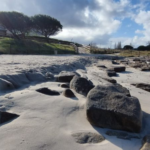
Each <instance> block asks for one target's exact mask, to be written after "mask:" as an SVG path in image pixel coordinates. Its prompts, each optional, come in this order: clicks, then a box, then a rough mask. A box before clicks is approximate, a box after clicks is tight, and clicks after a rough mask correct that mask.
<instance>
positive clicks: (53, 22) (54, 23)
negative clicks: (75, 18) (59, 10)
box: [31, 14, 62, 38]
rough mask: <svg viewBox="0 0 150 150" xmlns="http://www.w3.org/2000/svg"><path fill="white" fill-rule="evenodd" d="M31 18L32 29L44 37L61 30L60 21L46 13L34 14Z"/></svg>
mask: <svg viewBox="0 0 150 150" xmlns="http://www.w3.org/2000/svg"><path fill="white" fill-rule="evenodd" d="M31 20H32V22H33V29H34V30H35V31H36V32H38V33H40V34H42V35H44V36H45V37H46V38H48V37H49V36H51V35H55V34H57V33H58V32H59V31H61V30H62V25H61V23H60V22H59V21H58V20H57V19H55V18H52V17H50V16H47V15H41V14H39V15H35V16H33V17H31Z"/></svg>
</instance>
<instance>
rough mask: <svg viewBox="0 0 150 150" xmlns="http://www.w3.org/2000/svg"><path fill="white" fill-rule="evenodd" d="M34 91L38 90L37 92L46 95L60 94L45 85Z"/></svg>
mask: <svg viewBox="0 0 150 150" xmlns="http://www.w3.org/2000/svg"><path fill="white" fill-rule="evenodd" d="M36 91H37V92H39V93H42V94H46V95H52V96H55V95H60V93H59V92H57V91H53V90H50V89H48V88H46V87H45V88H40V89H37V90H36Z"/></svg>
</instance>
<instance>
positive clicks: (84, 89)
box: [70, 76, 94, 96]
mask: <svg viewBox="0 0 150 150" xmlns="http://www.w3.org/2000/svg"><path fill="white" fill-rule="evenodd" d="M93 87H94V86H93V84H92V82H90V81H88V80H87V79H85V78H82V77H79V76H74V77H73V79H72V80H71V82H70V88H71V89H73V90H75V91H76V92H77V93H79V94H82V95H84V96H87V94H88V92H89V91H90V90H91V89H92V88H93Z"/></svg>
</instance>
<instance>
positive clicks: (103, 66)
mask: <svg viewBox="0 0 150 150" xmlns="http://www.w3.org/2000/svg"><path fill="white" fill-rule="evenodd" d="M97 67H99V68H107V67H106V66H105V65H97Z"/></svg>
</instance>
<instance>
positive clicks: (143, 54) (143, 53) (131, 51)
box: [120, 50, 150, 57]
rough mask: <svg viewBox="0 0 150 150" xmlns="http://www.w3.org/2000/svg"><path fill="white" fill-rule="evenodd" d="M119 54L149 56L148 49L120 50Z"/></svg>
mask: <svg viewBox="0 0 150 150" xmlns="http://www.w3.org/2000/svg"><path fill="white" fill-rule="evenodd" d="M120 56H124V57H139V56H150V51H137V50H123V51H121V52H120Z"/></svg>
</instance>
